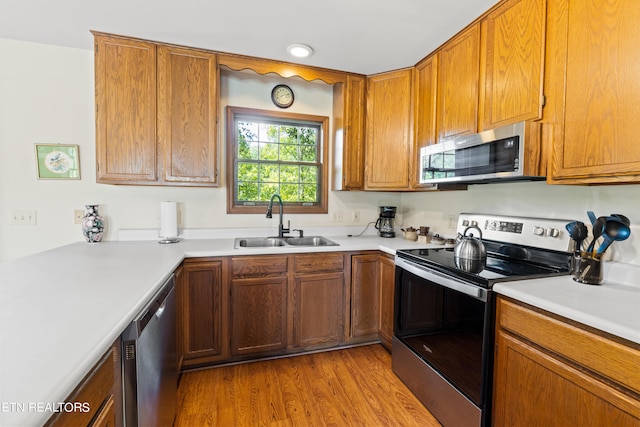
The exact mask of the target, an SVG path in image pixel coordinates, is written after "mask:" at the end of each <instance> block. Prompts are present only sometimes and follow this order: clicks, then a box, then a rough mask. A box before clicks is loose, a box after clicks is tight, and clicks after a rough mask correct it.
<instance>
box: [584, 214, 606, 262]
mask: <svg viewBox="0 0 640 427" xmlns="http://www.w3.org/2000/svg"><path fill="white" fill-rule="evenodd" d="M606 226H607V219H606V218H605V217H603V216H600V217H598V218H597V219H596V220H595V222H594V223H593V226H592V229H593V240H591V243H589V246H588V247H587V252H588V253H592V252H593V249H594V247H595V245H596V240H598V239H599V238H600V236H602V234H603V233H604V231H605V228H606Z"/></svg>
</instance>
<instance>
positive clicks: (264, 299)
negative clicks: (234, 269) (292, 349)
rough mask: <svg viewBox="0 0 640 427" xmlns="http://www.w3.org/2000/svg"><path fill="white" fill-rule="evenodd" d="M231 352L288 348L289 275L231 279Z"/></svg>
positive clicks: (245, 353)
mask: <svg viewBox="0 0 640 427" xmlns="http://www.w3.org/2000/svg"><path fill="white" fill-rule="evenodd" d="M230 311H231V356H244V355H247V354H260V353H267V352H273V351H276V350H284V349H286V348H287V277H286V276H282V277H265V278H262V277H250V278H242V279H232V280H231V304H230Z"/></svg>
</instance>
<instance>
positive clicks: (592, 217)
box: [587, 211, 596, 225]
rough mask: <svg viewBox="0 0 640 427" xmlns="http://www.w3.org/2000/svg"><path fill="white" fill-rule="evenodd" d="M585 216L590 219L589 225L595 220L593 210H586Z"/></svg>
mask: <svg viewBox="0 0 640 427" xmlns="http://www.w3.org/2000/svg"><path fill="white" fill-rule="evenodd" d="M587 216H588V217H589V221H591V225H593V224H594V223H595V222H596V214H594V213H593V211H587Z"/></svg>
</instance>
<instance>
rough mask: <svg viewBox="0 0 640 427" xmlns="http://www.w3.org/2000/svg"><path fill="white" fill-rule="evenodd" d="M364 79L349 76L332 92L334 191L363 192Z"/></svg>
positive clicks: (336, 85) (362, 77)
mask: <svg viewBox="0 0 640 427" xmlns="http://www.w3.org/2000/svg"><path fill="white" fill-rule="evenodd" d="M365 88H366V78H365V77H364V76H353V75H348V76H347V81H346V83H337V84H335V85H334V88H333V135H334V137H333V179H332V188H333V190H335V191H337V190H362V189H363V188H364V119H365V105H366V99H365Z"/></svg>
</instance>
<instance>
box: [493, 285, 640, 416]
mask: <svg viewBox="0 0 640 427" xmlns="http://www.w3.org/2000/svg"><path fill="white" fill-rule="evenodd" d="M639 361H640V345H638V344H635V343H631V342H626V341H624V340H621V339H617V338H615V337H611V336H608V335H606V334H604V333H602V334H601V333H599V332H598V331H595V330H592V329H590V328H587V327H582V326H581V325H578V324H575V323H574V322H571V321H568V320H566V319H562V318H560V317H558V316H555V315H552V314H550V313H546V312H543V311H540V310H538V309H534V308H531V307H528V306H524V305H521V304H520V303H516V302H514V301H511V300H507V299H504V298H502V297H500V298H499V299H498V303H497V334H496V350H495V368H494V393H493V399H494V400H493V423H492V424H493V425H495V426H533V425H537V426H602V427H605V426H620V427H622V426H629V427H631V426H638V425H640V400H639V399H638V396H640V363H639Z"/></svg>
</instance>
